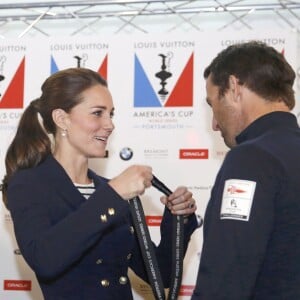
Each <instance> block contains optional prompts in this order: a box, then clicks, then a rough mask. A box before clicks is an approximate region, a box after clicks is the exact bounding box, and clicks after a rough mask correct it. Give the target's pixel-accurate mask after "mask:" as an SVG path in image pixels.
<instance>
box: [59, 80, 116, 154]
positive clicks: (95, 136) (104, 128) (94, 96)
mask: <svg viewBox="0 0 300 300" xmlns="http://www.w3.org/2000/svg"><path fill="white" fill-rule="evenodd" d="M113 114H114V107H113V101H112V97H111V94H110V92H109V90H108V88H106V87H104V86H102V85H100V84H97V85H94V86H92V87H91V88H89V89H87V90H85V91H84V92H83V93H82V102H81V103H80V104H78V105H76V106H75V107H73V108H72V110H71V111H70V113H69V114H68V115H67V119H66V124H67V136H66V137H65V138H66V139H67V141H68V147H70V149H68V151H69V152H70V154H71V153H74V154H75V155H77V154H78V155H82V156H84V157H87V158H90V157H103V156H105V150H106V145H107V141H108V138H109V136H110V134H111V133H112V131H113V129H114V124H113V122H112V117H113Z"/></svg>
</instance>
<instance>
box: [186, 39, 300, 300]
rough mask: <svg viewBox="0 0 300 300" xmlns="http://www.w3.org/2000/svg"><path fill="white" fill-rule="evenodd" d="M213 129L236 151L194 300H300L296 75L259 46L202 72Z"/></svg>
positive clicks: (212, 205)
mask: <svg viewBox="0 0 300 300" xmlns="http://www.w3.org/2000/svg"><path fill="white" fill-rule="evenodd" d="M204 78H205V79H206V93H207V102H208V104H209V105H210V106H211V108H212V111H213V129H214V130H220V132H221V134H222V137H223V139H224V141H225V144H226V145H227V146H228V147H229V148H231V150H230V151H229V152H228V153H227V155H226V158H225V160H224V162H223V165H222V167H221V169H220V171H219V173H218V175H217V178H216V181H215V184H214V186H213V189H212V193H211V199H210V201H209V203H208V206H207V209H206V214H205V222H204V242H203V249H202V255H201V261H200V266H199V271H198V277H197V282H196V287H195V290H194V293H193V296H192V300H221V299H222V300H249V299H251V300H271V299H272V300H279V299H280V300H299V299H300V130H299V126H298V124H297V119H296V117H295V115H294V114H292V113H291V110H292V109H293V107H294V105H295V98H294V92H293V83H294V79H295V73H294V71H293V70H292V68H291V66H290V65H289V64H288V63H287V62H286V60H285V59H284V57H283V55H282V54H280V53H278V52H277V51H276V50H275V49H273V48H272V47H269V46H267V45H265V44H263V43H259V42H248V43H244V44H238V45H233V46H230V47H228V48H227V49H225V50H223V51H222V52H221V53H219V54H218V55H217V57H216V58H215V59H214V60H213V61H212V63H211V64H210V65H209V66H208V67H207V68H206V69H205V71H204Z"/></svg>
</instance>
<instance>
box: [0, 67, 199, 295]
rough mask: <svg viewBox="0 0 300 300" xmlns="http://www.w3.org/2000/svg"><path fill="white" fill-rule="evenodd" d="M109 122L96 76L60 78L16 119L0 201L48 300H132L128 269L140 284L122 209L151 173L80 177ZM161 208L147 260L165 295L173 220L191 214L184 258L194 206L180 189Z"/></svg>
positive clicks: (100, 148) (99, 149) (75, 73)
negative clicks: (151, 259) (156, 240)
mask: <svg viewBox="0 0 300 300" xmlns="http://www.w3.org/2000/svg"><path fill="white" fill-rule="evenodd" d="M113 114H114V107H113V101H112V97H111V94H110V92H109V90H108V88H107V84H106V81H105V80H104V79H103V78H101V76H100V75H99V74H98V73H96V72H94V71H92V70H89V69H84V68H71V69H66V70H63V71H59V72H57V73H55V74H53V75H52V76H50V77H49V78H48V79H46V81H45V82H44V84H43V85H42V95H41V97H40V98H38V99H36V100H34V101H32V102H31V103H30V105H29V106H28V107H27V108H26V110H25V111H24V113H23V115H22V118H21V120H20V123H19V126H18V129H17V132H16V135H15V137H14V139H13V141H12V143H11V145H10V146H9V148H8V151H7V154H6V172H7V174H6V176H5V178H4V180H3V187H2V190H3V200H4V202H5V204H6V205H7V207H8V209H9V210H10V212H11V215H12V219H13V223H14V230H15V235H16V239H17V242H18V244H19V247H20V250H21V253H22V255H23V256H24V258H25V260H26V261H27V263H28V264H29V266H30V267H31V268H32V269H33V270H34V272H35V274H36V277H37V279H38V282H39V284H40V287H41V289H42V292H43V295H44V298H45V299H46V300H49V299H51V300H52V299H53V300H60V299H64V300H65V299H72V300H76V299H81V300H90V299H91V300H94V299H105V300H106V299H114V300H116V299H132V292H131V286H130V283H129V280H128V277H127V271H128V267H130V268H132V270H134V272H135V273H136V274H137V275H139V276H140V277H141V278H143V279H144V280H147V275H146V271H145V267H144V264H143V260H142V257H141V253H140V249H139V246H138V241H137V238H136V235H135V233H134V229H133V224H132V219H131V215H130V211H129V204H128V200H130V199H131V198H133V197H135V196H138V195H142V194H143V193H144V191H145V189H146V188H148V187H150V186H151V180H152V178H153V175H152V169H151V167H149V166H144V165H133V166H130V167H128V168H127V169H126V170H124V171H123V172H122V173H121V174H119V175H118V176H116V177H114V178H112V179H110V180H108V179H106V178H103V177H101V176H98V175H97V174H95V173H94V172H93V171H92V170H90V169H89V168H88V159H89V158H91V157H103V156H104V155H105V149H106V144H107V141H108V138H109V136H110V135H111V133H112V131H113V129H114V125H113V122H112V117H113ZM161 202H162V203H163V204H164V205H166V208H165V211H164V216H163V221H162V225H161V242H160V244H159V245H158V246H155V251H156V255H157V259H158V263H159V265H160V270H161V274H162V279H163V281H164V284H165V286H166V287H167V285H168V282H169V279H170V274H171V270H170V265H171V264H170V256H171V255H170V254H171V249H170V247H171V240H170V239H171V234H170V230H171V216H172V214H184V215H190V217H189V218H187V220H188V222H186V224H185V250H186V248H187V244H188V241H189V238H190V236H191V234H192V232H193V231H194V230H195V228H196V226H197V223H196V217H195V214H194V212H195V210H196V205H195V201H194V199H193V198H192V194H191V193H190V192H189V191H188V190H187V189H186V188H185V187H179V188H177V189H176V190H175V191H174V193H173V194H172V195H170V196H169V197H168V198H167V197H165V196H162V197H161Z"/></svg>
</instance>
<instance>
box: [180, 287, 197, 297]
mask: <svg viewBox="0 0 300 300" xmlns="http://www.w3.org/2000/svg"><path fill="white" fill-rule="evenodd" d="M194 288H195V286H194V285H182V286H181V287H180V291H179V295H180V296H192V294H193V291H194Z"/></svg>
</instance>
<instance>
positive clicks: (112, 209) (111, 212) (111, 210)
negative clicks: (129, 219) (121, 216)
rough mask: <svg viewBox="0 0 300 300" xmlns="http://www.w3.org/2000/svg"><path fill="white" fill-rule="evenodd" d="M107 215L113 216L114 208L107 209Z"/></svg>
mask: <svg viewBox="0 0 300 300" xmlns="http://www.w3.org/2000/svg"><path fill="white" fill-rule="evenodd" d="M108 214H109V215H110V216H113V215H114V214H115V209H114V208H109V209H108Z"/></svg>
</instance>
